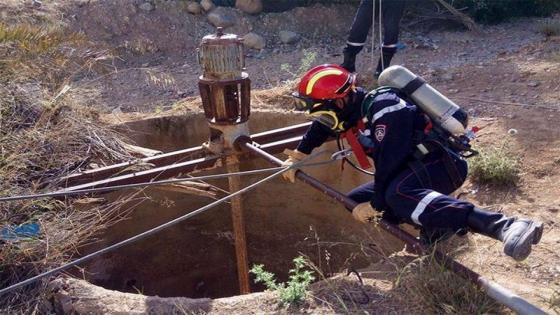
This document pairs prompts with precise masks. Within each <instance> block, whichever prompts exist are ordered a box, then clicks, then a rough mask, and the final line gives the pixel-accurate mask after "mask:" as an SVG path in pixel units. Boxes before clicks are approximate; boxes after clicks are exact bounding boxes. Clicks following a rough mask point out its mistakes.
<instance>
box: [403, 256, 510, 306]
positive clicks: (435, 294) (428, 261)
mask: <svg viewBox="0 0 560 315" xmlns="http://www.w3.org/2000/svg"><path fill="white" fill-rule="evenodd" d="M394 293H395V297H396V298H397V299H402V302H403V303H407V305H413V304H416V309H418V310H422V311H421V312H420V313H422V314H500V313H502V312H504V310H505V309H504V307H503V306H502V305H500V304H499V303H497V302H496V301H494V300H493V299H492V298H490V297H489V296H488V295H486V293H484V292H483V291H482V290H480V289H479V288H477V287H476V286H474V285H473V284H472V283H471V282H469V281H468V280H465V279H463V278H461V277H460V276H458V275H457V274H455V273H453V272H451V271H450V270H448V269H447V268H445V267H444V266H443V265H442V264H440V263H439V262H437V261H436V259H435V257H434V256H433V255H428V256H424V257H420V258H418V259H416V260H414V261H413V262H411V263H409V264H408V265H407V266H405V267H404V268H403V269H402V270H401V271H400V275H399V277H398V278H397V280H396V282H395V292H394ZM413 309H414V308H413Z"/></svg>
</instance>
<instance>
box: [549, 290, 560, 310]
mask: <svg viewBox="0 0 560 315" xmlns="http://www.w3.org/2000/svg"><path fill="white" fill-rule="evenodd" d="M546 302H547V304H548V305H549V307H550V309H552V310H553V311H554V312H555V313H556V314H560V290H554V292H553V293H552V296H551V297H550V298H549V299H548V301H546Z"/></svg>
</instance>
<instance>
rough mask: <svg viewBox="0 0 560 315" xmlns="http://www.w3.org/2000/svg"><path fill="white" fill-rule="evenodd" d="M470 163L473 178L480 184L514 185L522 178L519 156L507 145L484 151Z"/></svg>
mask: <svg viewBox="0 0 560 315" xmlns="http://www.w3.org/2000/svg"><path fill="white" fill-rule="evenodd" d="M469 164H470V172H471V178H472V180H473V181H475V182H477V183H480V184H490V185H497V186H512V185H516V184H517V183H518V182H519V179H520V176H519V174H520V161H519V158H517V157H514V156H512V153H511V152H510V151H509V150H508V149H506V148H505V146H501V147H498V148H492V149H489V150H485V151H482V152H481V154H480V155H479V156H477V157H474V158H473V159H471V160H470V163H469Z"/></svg>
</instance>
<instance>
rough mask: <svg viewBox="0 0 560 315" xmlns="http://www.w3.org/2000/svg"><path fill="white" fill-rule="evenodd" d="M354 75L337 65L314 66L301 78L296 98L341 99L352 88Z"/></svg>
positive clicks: (354, 79)
mask: <svg viewBox="0 0 560 315" xmlns="http://www.w3.org/2000/svg"><path fill="white" fill-rule="evenodd" d="M355 81H356V75H355V74H352V73H350V72H349V71H348V70H346V69H344V68H342V67H341V66H339V65H334V64H323V65H320V66H316V67H314V68H312V69H311V70H309V71H307V73H306V74H305V75H304V76H303V77H302V78H301V81H300V82H299V85H298V92H297V95H294V96H296V97H300V98H311V99H313V100H331V99H337V98H342V97H344V96H346V95H348V93H350V91H351V90H352V89H353V87H354V83H355Z"/></svg>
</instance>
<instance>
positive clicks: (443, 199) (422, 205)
mask: <svg viewBox="0 0 560 315" xmlns="http://www.w3.org/2000/svg"><path fill="white" fill-rule="evenodd" d="M446 155H447V153H440V154H432V153H431V154H429V155H428V156H427V157H426V158H424V159H423V160H422V162H421V163H422V164H423V165H424V166H425V173H424V174H425V175H424V176H421V175H419V174H416V173H418V170H416V168H413V167H411V166H406V167H404V168H403V170H401V171H400V172H399V173H398V175H397V176H395V178H394V179H393V180H392V181H391V182H390V184H389V185H388V186H387V187H388V188H387V190H386V191H385V202H386V204H387V206H388V209H382V210H385V211H390V212H391V215H392V216H396V217H397V218H398V219H400V220H401V221H403V222H407V223H410V224H414V225H417V226H422V227H423V228H424V229H425V230H427V231H436V230H452V231H453V232H457V231H460V230H462V229H465V228H467V216H468V214H469V213H470V212H471V211H472V210H473V209H474V205H473V204H471V203H469V202H465V201H461V200H458V199H456V198H453V197H450V196H448V194H450V193H452V192H453V191H455V190H456V189H457V188H459V187H457V186H456V185H457V184H462V183H463V182H464V181H465V178H466V176H467V163H466V162H465V161H464V160H463V159H461V158H459V157H458V156H454V155H451V156H450V159H451V160H450V161H449V162H446V161H445V159H446ZM445 163H449V164H448V165H447V167H446V165H445ZM449 167H453V168H455V169H454V170H453V173H454V174H458V176H460V178H458V179H456V180H453V179H452V178H451V176H453V175H450V174H449V171H448V168H449ZM419 177H420V178H419ZM426 177H427V178H426ZM454 183H455V184H454ZM459 186H460V185H459ZM374 191H375V187H374V182H369V183H366V184H364V185H361V186H359V187H357V188H355V189H353V190H352V191H351V192H350V193H349V194H348V197H350V198H351V199H353V200H354V201H356V202H358V203H362V202H370V201H371V200H372V196H373V194H374Z"/></svg>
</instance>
